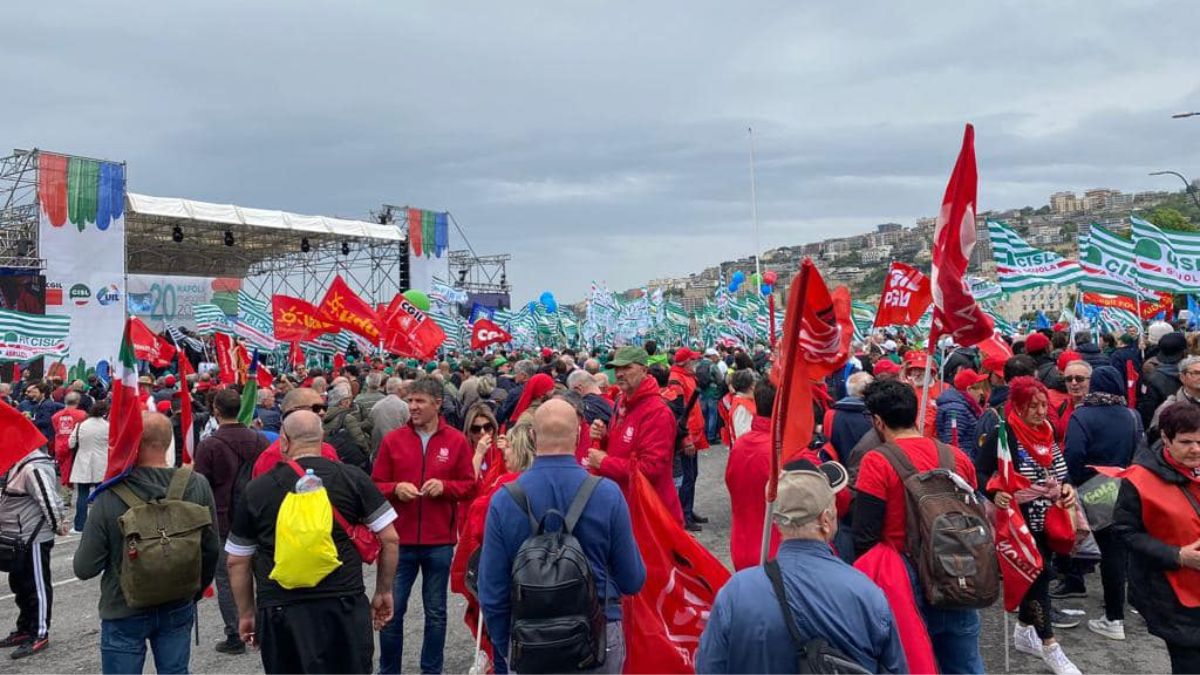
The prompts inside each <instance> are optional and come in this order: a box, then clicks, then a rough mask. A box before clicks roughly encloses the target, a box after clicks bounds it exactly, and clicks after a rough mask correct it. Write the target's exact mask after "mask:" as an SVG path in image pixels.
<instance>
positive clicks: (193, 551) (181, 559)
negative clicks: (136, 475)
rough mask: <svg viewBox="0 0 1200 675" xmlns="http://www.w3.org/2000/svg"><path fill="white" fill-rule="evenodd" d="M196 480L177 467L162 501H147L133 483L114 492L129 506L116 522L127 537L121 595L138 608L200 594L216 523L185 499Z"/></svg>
mask: <svg viewBox="0 0 1200 675" xmlns="http://www.w3.org/2000/svg"><path fill="white" fill-rule="evenodd" d="M191 477H192V470H191V469H190V468H187V467H183V468H180V469H176V470H175V473H174V475H172V476H171V484H170V486H168V487H167V494H166V496H165V497H163V498H162V499H155V500H153V501H149V502H147V501H145V500H143V499H141V498H140V497H138V496H137V495H136V494H134V492H133V490H131V489H129V486H128V485H125V484H124V483H118V484H117V485H114V486H113V488H112V490H113V492H114V493H116V495H117V496H118V497H120V498H121V501H123V502H125V505H126V506H128V507H129V509H128V510H127V511H125V513H124V514H122V515H121V517H120V518H119V519H118V520H117V522H118V524H119V525H120V526H121V536H122V538H123V539H124V542H125V545H124V554H123V555H122V556H121V593H122V594H123V595H124V596H125V603H126V604H127V605H129V606H130V607H132V608H134V609H146V608H150V607H157V606H159V605H165V604H167V603H171V602H178V601H180V600H185V599H189V598H192V597H194V596H195V595H196V594H197V593H199V592H200V563H201V545H200V540H201V537H202V536H203V534H204V528H206V527H209V526H211V525H212V513H211V512H210V511H209V510H208V507H206V506H201V505H200V504H195V503H192V502H185V501H183V492H184V490H185V489H186V488H187V484H188V481H189V480H190V479H191Z"/></svg>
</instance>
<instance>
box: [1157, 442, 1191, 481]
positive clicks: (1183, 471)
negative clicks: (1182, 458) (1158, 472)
mask: <svg viewBox="0 0 1200 675" xmlns="http://www.w3.org/2000/svg"><path fill="white" fill-rule="evenodd" d="M1162 452H1163V459H1165V460H1166V461H1167V466H1169V467H1171V468H1172V469H1175V470H1176V471H1178V472H1179V473H1180V475H1182V476H1183V477H1184V478H1187V479H1189V480H1191V481H1192V482H1193V483H1200V467H1196V468H1195V469H1192V468H1189V467H1186V466H1184V465H1183V464H1180V463H1179V460H1177V459H1175V457H1174V456H1173V455H1172V454H1171V451H1170V450H1167V449H1166V448H1163V451H1162Z"/></svg>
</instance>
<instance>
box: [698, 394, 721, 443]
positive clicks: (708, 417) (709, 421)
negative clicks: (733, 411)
mask: <svg viewBox="0 0 1200 675" xmlns="http://www.w3.org/2000/svg"><path fill="white" fill-rule="evenodd" d="M700 412H701V413H704V433H705V434H706V435H707V436H708V440H709V442H710V443H711V442H713V441H714V440H717V439H718V438H719V437H720V431H721V428H720V427H721V416H720V415H718V414H717V399H715V398H709V397H707V396H701V397H700Z"/></svg>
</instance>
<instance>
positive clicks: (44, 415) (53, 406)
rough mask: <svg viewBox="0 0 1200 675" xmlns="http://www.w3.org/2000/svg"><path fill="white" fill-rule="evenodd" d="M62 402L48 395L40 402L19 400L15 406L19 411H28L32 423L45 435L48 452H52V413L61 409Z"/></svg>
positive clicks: (62, 406)
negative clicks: (17, 405) (18, 403)
mask: <svg viewBox="0 0 1200 675" xmlns="http://www.w3.org/2000/svg"><path fill="white" fill-rule="evenodd" d="M64 407H66V406H64V405H63V404H61V403H59V402H57V401H55V400H54V399H52V398H50V397H46V398H44V399H42V401H41V403H34V402H33V401H31V400H29V399H25V400H24V401H21V405H20V406H19V407H18V408H17V409H18V410H20V411H21V412H27V413H29V416H30V419H31V420H32V421H33V425H34V426H35V427H37V428H38V431H40V432H42V435H43V436H45V437H46V443H48V444H49V445H50V452H51V454H54V420H53V419H52V418H53V417H54V413H56V412H58V411H59V410H62V409H63V408H64Z"/></svg>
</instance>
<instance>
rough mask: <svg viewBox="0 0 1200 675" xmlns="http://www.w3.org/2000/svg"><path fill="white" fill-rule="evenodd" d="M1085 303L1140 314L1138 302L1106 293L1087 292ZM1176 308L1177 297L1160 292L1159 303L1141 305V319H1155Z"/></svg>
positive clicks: (1084, 298) (1084, 295)
mask: <svg viewBox="0 0 1200 675" xmlns="http://www.w3.org/2000/svg"><path fill="white" fill-rule="evenodd" d="M1083 302H1084V304H1087V305H1095V306H1096V307H1112V308H1114V309H1122V310H1125V311H1126V312H1132V313H1134V314H1138V302H1137V300H1135V299H1133V298H1130V297H1128V296H1124V295H1106V294H1104V293H1092V292H1087V293H1084V294H1083ZM1174 307H1175V296H1173V295H1172V294H1170V293H1166V292H1159V294H1158V302H1143V303H1141V310H1142V311H1141V314H1140V316H1141V318H1142V319H1143V320H1149V319H1153V318H1154V317H1155V316H1157V315H1158V314H1159V312H1168V313H1169V312H1170V311H1171V310H1172V309H1173V308H1174Z"/></svg>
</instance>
